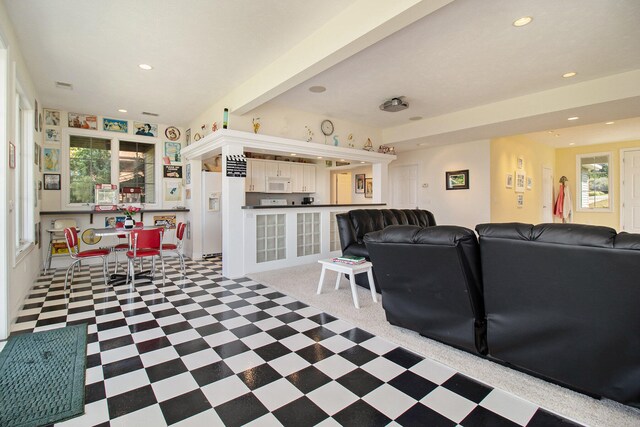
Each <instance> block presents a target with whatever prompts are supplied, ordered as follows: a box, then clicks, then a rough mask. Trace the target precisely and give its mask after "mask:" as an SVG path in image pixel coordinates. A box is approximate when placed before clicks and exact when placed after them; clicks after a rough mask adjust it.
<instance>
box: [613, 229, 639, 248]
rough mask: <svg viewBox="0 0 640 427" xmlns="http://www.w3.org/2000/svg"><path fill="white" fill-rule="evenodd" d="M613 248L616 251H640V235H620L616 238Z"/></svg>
mask: <svg viewBox="0 0 640 427" xmlns="http://www.w3.org/2000/svg"><path fill="white" fill-rule="evenodd" d="M613 247H614V248H616V249H635V250H638V249H640V234H629V233H624V232H623V233H620V234H618V235H617V236H616V238H615V240H614V243H613Z"/></svg>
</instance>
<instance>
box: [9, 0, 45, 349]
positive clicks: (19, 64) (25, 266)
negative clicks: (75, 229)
mask: <svg viewBox="0 0 640 427" xmlns="http://www.w3.org/2000/svg"><path fill="white" fill-rule="evenodd" d="M0 38H1V39H2V41H3V42H4V44H5V45H6V46H5V47H6V53H7V61H6V65H7V75H8V77H7V80H6V88H7V98H6V99H0V103H1V104H2V105H1V106H0V114H2V116H3V117H2V120H0V147H2V150H3V154H2V155H1V156H0V159H1V160H2V163H1V164H0V169H1V170H2V171H3V172H2V183H1V184H0V192H2V193H3V195H2V202H1V203H0V207H1V209H2V213H1V215H0V216H1V218H0V236H1V238H0V241H2V245H3V246H2V249H0V256H2V259H1V260H0V339H5V338H6V336H7V333H8V329H9V324H10V323H12V322H13V321H15V319H16V316H17V314H18V310H19V309H20V307H21V305H22V302H23V300H24V298H25V296H26V295H27V293H28V291H29V289H30V288H31V286H32V285H33V282H34V281H35V279H36V277H37V276H38V272H39V271H40V257H39V253H38V251H37V250H35V247H33V246H32V247H31V248H28V249H27V250H26V251H25V253H23V254H22V256H21V257H20V258H17V259H16V258H15V256H14V254H15V251H16V247H15V242H14V240H15V239H13V237H12V236H14V235H15V224H16V217H15V213H14V211H13V210H10V209H9V205H10V201H13V200H14V199H15V191H14V188H15V179H16V176H15V169H9V168H8V167H7V162H8V160H7V152H8V148H7V147H8V142H9V141H10V140H11V141H13V139H14V135H15V126H14V125H15V114H14V108H13V107H14V105H15V96H14V94H15V91H16V87H17V85H18V84H19V85H20V87H21V88H22V90H23V91H24V95H25V97H26V98H27V102H28V103H29V104H31V105H32V106H33V105H34V104H35V99H36V98H37V97H38V94H37V93H36V91H35V87H34V85H33V82H32V80H31V76H30V75H29V70H28V69H27V67H26V65H25V62H24V59H23V58H22V54H21V52H20V47H19V46H18V41H17V39H16V37H15V34H14V32H13V25H12V24H11V22H10V21H9V18H8V15H7V11H6V9H5V5H4V2H0ZM1 45H2V43H1V42H0V48H2V46H1ZM31 128H33V125H32V126H31ZM33 139H34V141H29V142H28V144H33V142H37V143H38V144H42V134H41V133H40V132H36V133H35V134H34V137H33ZM27 151H29V150H27ZM35 221H39V215H38V209H36V212H35ZM26 227H33V225H32V224H26Z"/></svg>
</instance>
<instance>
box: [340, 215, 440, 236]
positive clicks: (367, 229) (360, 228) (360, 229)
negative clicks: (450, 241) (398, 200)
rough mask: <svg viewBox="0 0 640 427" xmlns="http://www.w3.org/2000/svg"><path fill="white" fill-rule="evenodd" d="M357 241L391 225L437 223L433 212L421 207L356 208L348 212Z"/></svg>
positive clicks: (422, 225) (421, 225) (427, 225)
mask: <svg viewBox="0 0 640 427" xmlns="http://www.w3.org/2000/svg"><path fill="white" fill-rule="evenodd" d="M348 215H349V219H350V220H351V225H352V226H353V229H354V231H355V236H356V241H357V242H358V243H362V242H363V238H364V236H365V235H366V234H367V233H371V232H372V231H379V230H382V229H384V228H385V227H387V226H389V225H417V226H420V227H431V226H434V225H436V221H435V218H434V216H433V214H432V213H431V212H429V211H425V210H420V209H356V210H352V211H349V212H348Z"/></svg>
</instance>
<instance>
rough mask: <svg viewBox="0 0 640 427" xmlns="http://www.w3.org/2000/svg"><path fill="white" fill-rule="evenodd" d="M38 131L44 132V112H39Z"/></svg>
mask: <svg viewBox="0 0 640 427" xmlns="http://www.w3.org/2000/svg"><path fill="white" fill-rule="evenodd" d="M38 132H42V113H38Z"/></svg>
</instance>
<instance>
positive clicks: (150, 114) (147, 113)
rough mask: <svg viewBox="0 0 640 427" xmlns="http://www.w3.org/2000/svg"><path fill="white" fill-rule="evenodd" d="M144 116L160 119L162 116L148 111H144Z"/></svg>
mask: <svg viewBox="0 0 640 427" xmlns="http://www.w3.org/2000/svg"><path fill="white" fill-rule="evenodd" d="M142 114H143V115H145V116H153V117H158V116H159V115H160V114H158V113H150V112H148V111H143V112H142Z"/></svg>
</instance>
